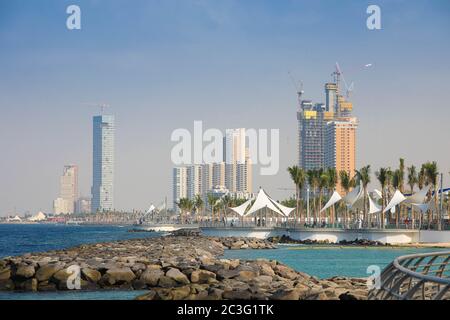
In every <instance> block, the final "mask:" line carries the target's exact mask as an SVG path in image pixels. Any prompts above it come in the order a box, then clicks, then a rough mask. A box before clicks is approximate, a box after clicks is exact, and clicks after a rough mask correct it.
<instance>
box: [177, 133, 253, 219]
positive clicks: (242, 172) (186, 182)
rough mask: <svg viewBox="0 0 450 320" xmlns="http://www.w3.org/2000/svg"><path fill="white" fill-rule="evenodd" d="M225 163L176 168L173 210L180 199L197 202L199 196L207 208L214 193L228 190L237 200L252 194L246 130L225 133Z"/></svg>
mask: <svg viewBox="0 0 450 320" xmlns="http://www.w3.org/2000/svg"><path fill="white" fill-rule="evenodd" d="M223 141H224V161H223V162H219V163H207V164H201V165H191V166H184V167H176V168H174V169H173V182H172V183H173V186H172V189H173V208H174V209H175V210H178V208H177V205H176V203H177V202H178V201H179V199H180V198H189V199H191V200H192V199H194V198H195V197H196V196H197V195H200V196H201V197H202V198H203V201H204V203H205V204H207V195H208V194H209V193H210V191H211V190H213V189H214V190H219V189H220V190H222V191H223V190H227V192H231V193H232V194H234V195H236V196H238V197H242V196H245V197H248V196H249V194H251V192H252V165H251V161H250V157H249V152H248V148H247V147H246V135H245V129H229V130H226V135H225V138H224V140H223Z"/></svg>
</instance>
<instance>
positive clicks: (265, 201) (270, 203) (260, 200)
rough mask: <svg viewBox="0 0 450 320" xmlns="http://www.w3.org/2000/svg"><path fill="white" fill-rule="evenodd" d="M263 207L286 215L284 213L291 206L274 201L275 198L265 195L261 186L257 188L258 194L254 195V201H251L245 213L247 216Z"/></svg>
mask: <svg viewBox="0 0 450 320" xmlns="http://www.w3.org/2000/svg"><path fill="white" fill-rule="evenodd" d="M264 208H268V209H270V210H272V211H274V212H276V213H278V214H279V215H281V216H283V217H286V216H287V215H286V213H285V212H287V211H288V210H287V209H291V208H287V207H284V206H282V205H280V204H279V203H278V202H276V201H275V200H273V199H271V198H270V197H269V196H268V195H267V193H266V192H265V191H264V190H263V189H262V188H261V189H259V192H258V196H257V197H256V200H255V202H254V203H253V205H252V207H251V208H250V209H249V210H248V212H247V213H246V214H245V215H246V216H248V215H250V214H252V213H254V212H256V211H258V210H261V209H264ZM281 208H285V209H284V210H285V211H283V209H281ZM292 210H293V209H292ZM292 210H291V211H292ZM289 213H290V212H287V214H289Z"/></svg>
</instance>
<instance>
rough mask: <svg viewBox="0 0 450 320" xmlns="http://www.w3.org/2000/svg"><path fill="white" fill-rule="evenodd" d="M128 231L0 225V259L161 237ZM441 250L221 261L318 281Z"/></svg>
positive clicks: (329, 251)
mask: <svg viewBox="0 0 450 320" xmlns="http://www.w3.org/2000/svg"><path fill="white" fill-rule="evenodd" d="M129 229H130V227H117V226H66V225H46V224H44V225H39V224H33V225H0V258H1V257H5V256H13V255H22V254H25V253H28V252H42V251H47V250H54V249H63V248H69V247H72V246H76V245H80V244H83V243H95V242H108V241H114V240H123V239H135V238H144V237H155V236H161V234H160V233H146V232H145V233H130V232H127V231H128V230H129ZM430 251H442V249H423V248H421V249H418V248H387V247H383V248H376V247H369V248H352V247H322V246H314V247H311V246H288V245H280V246H279V248H278V249H274V250H227V251H225V255H224V258H238V259H257V258H265V259H276V260H279V261H281V262H283V263H285V264H287V265H289V266H291V267H292V268H294V269H296V270H299V271H303V272H306V273H308V274H311V275H314V276H317V277H319V278H328V277H332V276H337V275H338V276H351V277H366V276H368V274H367V273H366V270H367V267H368V266H370V265H379V266H380V268H381V269H382V268H384V267H385V266H386V265H387V264H388V263H390V262H391V261H392V260H393V259H394V258H395V257H398V256H401V255H405V254H412V253H419V252H430ZM142 293H143V291H101V292H73V291H71V292H57V293H11V292H0V300H129V299H133V298H135V297H136V296H138V295H140V294H142Z"/></svg>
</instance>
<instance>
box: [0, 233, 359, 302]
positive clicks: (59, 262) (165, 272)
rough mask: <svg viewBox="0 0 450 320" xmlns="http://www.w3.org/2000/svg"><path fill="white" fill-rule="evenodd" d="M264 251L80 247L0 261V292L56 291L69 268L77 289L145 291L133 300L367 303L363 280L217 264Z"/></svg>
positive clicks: (238, 243) (232, 241)
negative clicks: (228, 255) (234, 254)
mask: <svg viewBox="0 0 450 320" xmlns="http://www.w3.org/2000/svg"><path fill="white" fill-rule="evenodd" d="M271 248H275V246H274V244H272V243H270V242H269V241H267V240H261V239H254V238H237V237H231V238H218V237H205V236H185V235H172V236H166V237H157V238H144V239H133V240H122V241H114V242H104V243H95V244H88V245H81V246H78V247H73V248H68V249H63V250H54V251H48V252H43V253H34V254H26V255H23V256H18V257H7V258H3V259H0V290H2V291H16V292H17V291H27V292H37V291H39V292H45V291H47V292H48V291H53V292H55V291H64V290H67V289H68V288H67V285H68V283H69V282H68V279H69V277H70V271H69V270H68V268H69V267H70V266H72V265H77V266H79V268H80V271H81V272H80V284H81V289H82V290H86V291H104V290H117V289H119V290H148V293H147V294H144V295H143V296H141V297H139V299H141V300H142V299H143V300H153V299H163V300H166V299H169V300H182V299H189V300H191V299H192V300H204V299H208V300H209V299H215V300H216V299H230V300H236V299H252V300H268V299H282V300H299V299H309V300H317V299H320V300H329V299H333V300H343V299H358V300H360V299H366V298H367V287H366V279H361V278H347V277H333V278H330V279H323V280H319V279H317V278H316V277H313V276H310V275H307V274H305V273H303V272H299V271H295V270H294V269H292V268H290V267H287V266H286V265H284V264H282V263H280V262H278V261H275V260H264V259H256V260H238V259H231V260H230V259H223V258H221V256H222V255H223V253H224V250H247V249H258V250H264V249H271ZM69 280H70V279H69Z"/></svg>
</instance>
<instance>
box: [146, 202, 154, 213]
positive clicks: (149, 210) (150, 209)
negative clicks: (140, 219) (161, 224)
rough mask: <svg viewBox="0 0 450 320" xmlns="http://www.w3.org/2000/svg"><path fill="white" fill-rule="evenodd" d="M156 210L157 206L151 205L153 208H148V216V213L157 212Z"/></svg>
mask: <svg viewBox="0 0 450 320" xmlns="http://www.w3.org/2000/svg"><path fill="white" fill-rule="evenodd" d="M155 209H156V208H155V206H154V205H153V203H152V204H151V206H150V208H148V210H147V212H146V213H147V214H148V213H152V212H153V211H154V210H155Z"/></svg>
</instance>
